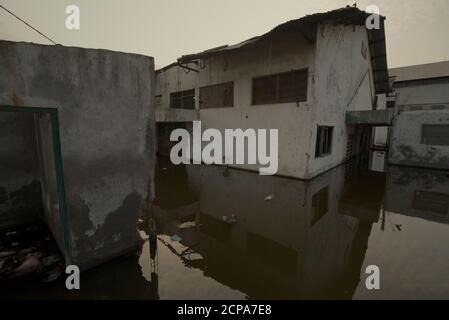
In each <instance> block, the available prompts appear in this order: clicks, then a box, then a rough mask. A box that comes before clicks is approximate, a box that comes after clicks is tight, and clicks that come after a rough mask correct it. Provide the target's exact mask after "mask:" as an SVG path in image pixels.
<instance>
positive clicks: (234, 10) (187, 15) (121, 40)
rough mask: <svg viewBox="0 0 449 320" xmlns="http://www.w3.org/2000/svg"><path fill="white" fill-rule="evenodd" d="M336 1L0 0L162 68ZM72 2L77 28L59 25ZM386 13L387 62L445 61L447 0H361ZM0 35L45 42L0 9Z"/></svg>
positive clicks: (65, 39)
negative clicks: (77, 15)
mask: <svg viewBox="0 0 449 320" xmlns="http://www.w3.org/2000/svg"><path fill="white" fill-rule="evenodd" d="M354 2H355V0H353V1H341V0H226V1H224V0H188V1H186V0H72V1H66V0H0V4H2V5H4V6H5V7H6V8H8V9H9V10H11V11H13V12H14V13H16V14H17V15H18V16H20V17H21V18H23V19H24V20H26V21H27V22H29V23H30V24H32V25H33V26H35V27H37V28H38V29H39V30H40V31H42V32H43V33H44V34H46V35H47V36H49V37H50V38H52V39H53V40H55V41H56V42H57V43H59V44H62V45H66V46H79V47H87V48H104V49H111V50H117V51H124V52H133V53H139V54H144V55H149V56H153V57H154V58H155V62H156V67H158V68H159V67H163V66H165V65H167V64H169V63H171V62H173V61H174V60H175V59H176V58H178V57H180V56H181V55H183V54H189V53H195V52H199V51H202V50H205V49H209V48H212V47H216V46H219V45H223V44H233V43H237V42H240V41H242V40H246V39H248V38H251V37H253V36H256V35H260V34H263V33H265V32H267V31H269V30H271V29H272V28H273V27H274V26H276V25H278V24H280V23H283V22H285V21H288V20H291V19H296V18H299V17H302V16H304V15H306V14H311V13H316V12H323V11H328V10H332V9H336V8H339V7H342V6H345V5H347V4H350V5H352V4H353V3H354ZM70 4H76V5H78V6H79V8H80V11H81V29H80V30H73V31H70V30H67V29H66V28H65V19H66V17H67V15H66V14H65V8H66V6H67V5H70ZM357 4H358V7H359V8H362V9H365V8H366V7H367V6H368V5H369V4H375V5H377V6H379V8H380V10H381V14H382V15H384V16H386V17H387V20H386V36H387V50H388V64H389V67H390V68H391V67H400V66H404V65H412V64H421V63H429V62H436V61H443V60H449V19H448V16H449V15H448V14H449V0H426V1H424V0H367V1H365V0H363V1H357ZM0 39H4V40H13V41H29V42H36V43H43V44H49V42H48V40H46V39H45V38H43V37H42V36H40V35H39V34H37V33H35V32H34V31H33V30H31V29H29V28H28V27H27V26H25V25H23V24H22V23H21V22H19V21H18V20H16V19H15V18H13V17H11V16H10V15H8V14H7V13H6V12H4V11H3V10H0Z"/></svg>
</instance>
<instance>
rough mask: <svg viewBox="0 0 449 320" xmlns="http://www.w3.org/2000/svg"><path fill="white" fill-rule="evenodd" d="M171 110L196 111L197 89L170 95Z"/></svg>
mask: <svg viewBox="0 0 449 320" xmlns="http://www.w3.org/2000/svg"><path fill="white" fill-rule="evenodd" d="M170 108H175V109H195V89H191V90H185V91H178V92H172V93H170Z"/></svg>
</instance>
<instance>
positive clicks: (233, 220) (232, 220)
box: [223, 214, 237, 224]
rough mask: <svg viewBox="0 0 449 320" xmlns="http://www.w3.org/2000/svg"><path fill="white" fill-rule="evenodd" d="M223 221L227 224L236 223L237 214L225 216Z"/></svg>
mask: <svg viewBox="0 0 449 320" xmlns="http://www.w3.org/2000/svg"><path fill="white" fill-rule="evenodd" d="M223 222H224V223H227V224H234V223H236V222H237V216H236V215H235V214H233V215H231V216H230V217H228V216H223Z"/></svg>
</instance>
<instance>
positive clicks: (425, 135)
mask: <svg viewBox="0 0 449 320" xmlns="http://www.w3.org/2000/svg"><path fill="white" fill-rule="evenodd" d="M390 75H391V76H392V78H393V80H394V85H393V88H394V92H395V96H396V106H395V113H396V116H395V121H394V126H393V129H392V132H391V147H390V153H389V163H391V164H396V165H406V166H416V167H428V168H436V169H449V61H446V62H437V63H430V64H424V65H417V66H409V67H402V68H395V69H391V70H390Z"/></svg>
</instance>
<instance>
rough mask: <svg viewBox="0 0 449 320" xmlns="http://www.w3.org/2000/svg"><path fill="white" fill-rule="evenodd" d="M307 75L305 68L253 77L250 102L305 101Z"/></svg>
mask: <svg viewBox="0 0 449 320" xmlns="http://www.w3.org/2000/svg"><path fill="white" fill-rule="evenodd" d="M307 77H308V72H307V69H305V70H296V71H291V72H286V73H279V74H274V75H269V76H263V77H258V78H254V79H253V96H252V104H253V105H261V104H272V103H286V102H301V101H306V100H307Z"/></svg>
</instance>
